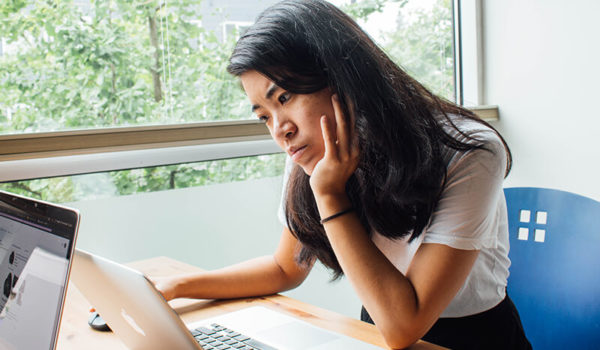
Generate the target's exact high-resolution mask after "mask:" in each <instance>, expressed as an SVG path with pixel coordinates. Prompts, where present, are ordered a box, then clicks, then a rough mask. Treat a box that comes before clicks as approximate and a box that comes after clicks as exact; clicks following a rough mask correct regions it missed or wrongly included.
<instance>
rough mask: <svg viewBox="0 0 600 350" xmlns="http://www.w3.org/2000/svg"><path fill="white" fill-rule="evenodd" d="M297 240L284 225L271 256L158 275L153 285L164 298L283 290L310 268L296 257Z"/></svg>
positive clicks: (235, 295)
mask: <svg viewBox="0 0 600 350" xmlns="http://www.w3.org/2000/svg"><path fill="white" fill-rule="evenodd" d="M299 248H300V243H299V242H298V240H297V239H296V238H295V237H294V236H293V235H292V233H291V232H290V230H289V229H288V228H284V229H283V232H282V235H281V239H280V241H279V245H278V247H277V250H276V251H275V253H274V254H273V255H268V256H263V257H259V258H255V259H251V260H247V261H244V262H241V263H239V264H235V265H232V266H228V267H225V268H222V269H218V270H214V271H207V272H199V273H193V274H186V275H181V276H174V277H167V278H157V279H155V284H156V288H157V289H158V290H159V291H160V292H161V293H162V294H163V296H164V297H165V299H167V300H171V299H175V298H196V299H230V298H241V297H250V296H258V295H269V294H275V293H279V292H283V291H286V290H289V289H292V288H294V287H296V286H298V285H299V284H300V283H302V282H303V281H304V279H306V276H307V275H308V273H309V272H310V269H311V268H312V264H311V265H310V266H301V265H298V263H297V262H296V260H295V258H294V257H295V255H296V253H297V252H298V250H299Z"/></svg>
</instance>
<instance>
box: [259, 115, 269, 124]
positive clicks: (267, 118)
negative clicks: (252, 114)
mask: <svg viewBox="0 0 600 350" xmlns="http://www.w3.org/2000/svg"><path fill="white" fill-rule="evenodd" d="M258 120H260V121H261V122H263V123H266V122H267V120H269V117H267V116H266V115H261V116H260V117H258Z"/></svg>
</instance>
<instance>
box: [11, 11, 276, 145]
mask: <svg viewBox="0 0 600 350" xmlns="http://www.w3.org/2000/svg"><path fill="white" fill-rule="evenodd" d="M275 2H276V0H262V1H251V2H249V1H223V2H220V1H206V0H205V1H200V0H178V1H168V0H150V1H148V0H134V1H130V0H111V1H107V0H73V1H66V0H63V1H51V2H50V1H35V0H26V1H1V2H0V13H1V14H2V21H0V39H1V40H0V46H1V47H0V133H21V132H37V131H54V130H64V129H81V128H91V127H107V126H124V125H140V124H165V123H184V122H198V121H208V120H224V119H240V118H244V119H248V118H250V117H251V113H250V112H249V111H250V107H249V104H248V102H247V101H246V98H245V96H244V94H243V92H242V90H241V88H240V87H239V84H238V82H237V80H236V79H235V78H233V77H231V76H230V75H229V74H228V73H227V72H226V70H225V67H226V65H227V58H228V57H229V54H230V53H231V50H232V47H233V44H234V43H235V40H236V38H237V35H238V33H239V31H240V30H243V29H244V27H245V26H247V25H248V24H249V23H251V21H252V20H253V19H254V18H255V17H256V15H258V13H259V12H260V11H261V10H262V9H264V8H265V7H267V6H268V5H270V4H272V3H275Z"/></svg>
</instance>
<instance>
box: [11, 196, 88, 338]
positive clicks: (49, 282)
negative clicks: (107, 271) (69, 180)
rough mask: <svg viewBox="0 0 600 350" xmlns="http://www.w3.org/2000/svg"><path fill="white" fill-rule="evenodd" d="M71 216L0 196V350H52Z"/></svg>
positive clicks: (75, 218) (71, 241)
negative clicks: (0, 292) (0, 291)
mask: <svg viewBox="0 0 600 350" xmlns="http://www.w3.org/2000/svg"><path fill="white" fill-rule="evenodd" d="M78 225H79V213H78V212H77V210H74V209H69V208H65V207H62V206H58V205H54V204H51V203H47V202H43V201H39V200H34V199H31V198H26V197H22V196H17V195H14V194H11V193H8V192H4V191H0V283H1V285H0V288H1V290H2V294H1V295H0V349H2V350H12V349H15V350H17V349H19V350H20V349H54V348H55V346H56V339H57V337H58V327H59V325H60V319H61V316H62V310H63V305H64V299H65V294H66V290H67V288H66V283H67V281H68V277H69V269H70V265H71V257H72V254H73V247H74V246H75V238H76V236H77V229H78Z"/></svg>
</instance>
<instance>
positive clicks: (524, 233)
mask: <svg viewBox="0 0 600 350" xmlns="http://www.w3.org/2000/svg"><path fill="white" fill-rule="evenodd" d="M517 238H518V239H520V240H521V241H526V240H527V239H528V238H529V229H528V228H526V227H519V236H518V237H517Z"/></svg>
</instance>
